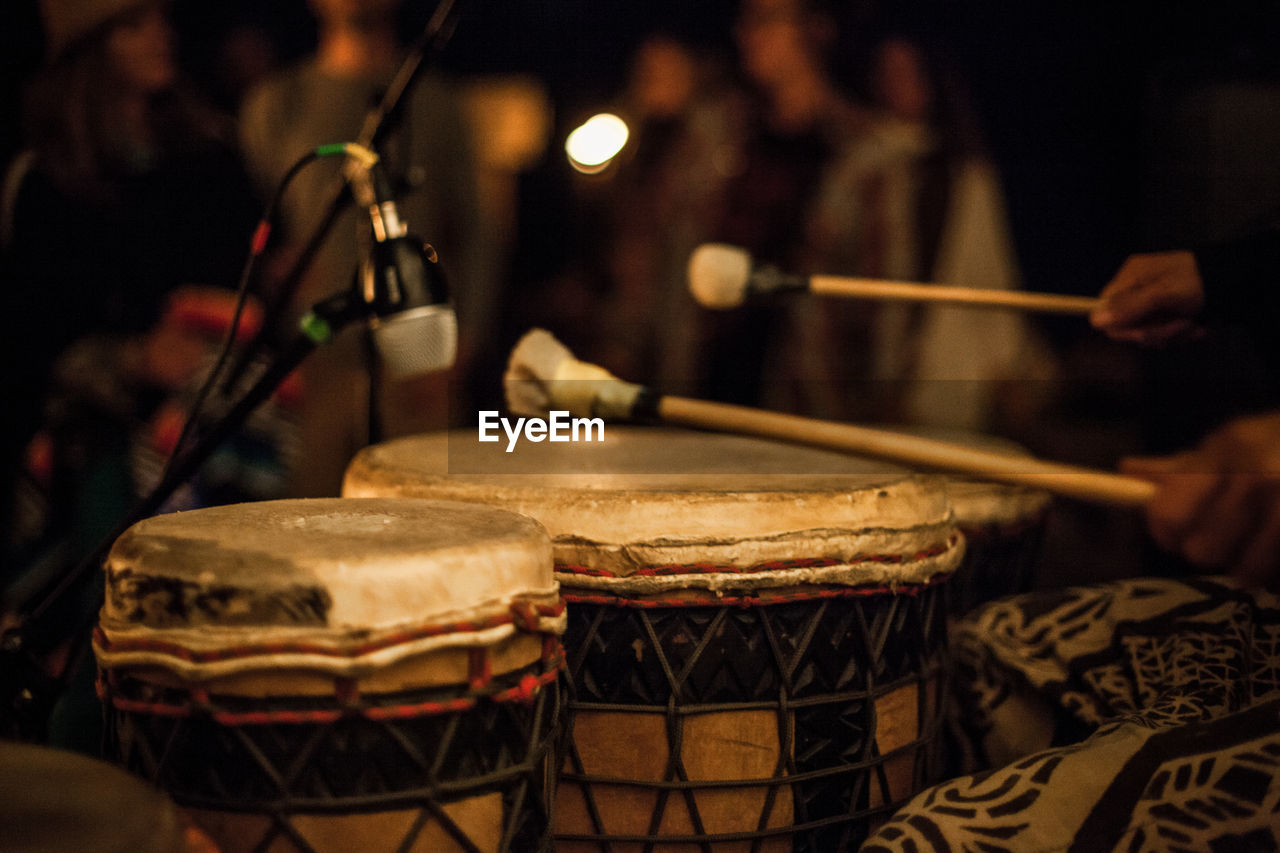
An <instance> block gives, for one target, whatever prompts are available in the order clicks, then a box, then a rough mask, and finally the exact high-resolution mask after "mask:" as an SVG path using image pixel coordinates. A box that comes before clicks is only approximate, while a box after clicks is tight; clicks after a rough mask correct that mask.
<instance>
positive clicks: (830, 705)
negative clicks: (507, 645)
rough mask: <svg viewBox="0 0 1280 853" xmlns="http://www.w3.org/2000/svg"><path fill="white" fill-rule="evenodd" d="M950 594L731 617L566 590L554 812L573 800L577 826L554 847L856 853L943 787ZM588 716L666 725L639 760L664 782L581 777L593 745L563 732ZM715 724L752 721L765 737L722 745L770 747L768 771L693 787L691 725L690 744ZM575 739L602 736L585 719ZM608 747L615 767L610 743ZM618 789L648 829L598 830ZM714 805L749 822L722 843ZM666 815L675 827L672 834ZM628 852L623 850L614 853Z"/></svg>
mask: <svg viewBox="0 0 1280 853" xmlns="http://www.w3.org/2000/svg"><path fill="white" fill-rule="evenodd" d="M945 587H946V584H939V583H935V584H930V585H926V586H923V587H920V588H917V589H911V590H902V591H901V593H900V594H891V593H888V592H876V593H874V594H869V595H865V596H848V597H832V598H819V597H816V596H815V598H814V600H808V601H789V600H788V601H783V600H779V601H768V600H763V601H761V602H760V603H756V604H753V605H751V606H734V607H730V606H714V605H713V604H708V605H707V606H667V607H631V606H615V605H601V604H592V603H582V602H578V601H575V596H574V595H573V591H572V590H568V589H566V590H565V595H564V597H565V599H566V601H568V602H569V608H568V619H569V623H568V627H567V629H566V632H565V635H564V638H563V640H564V646H565V649H566V658H567V663H568V673H569V680H570V683H571V691H572V693H571V696H570V701H569V712H570V713H569V716H570V734H569V735H568V737H567V740H568V744H567V755H566V758H565V760H564V762H562V765H561V766H562V772H561V775H560V786H561V793H560V798H561V802H562V803H563V802H564V801H565V796H566V793H573V794H574V796H575V797H579V798H580V800H581V802H582V817H581V819H580V820H577V821H575V822H574V825H572V826H566V823H565V821H563V820H558V821H557V827H556V839H557V844H558V849H559V848H564V849H572V850H584V851H606V850H613V851H617V850H620V849H625V850H632V849H635V850H640V849H642V845H645V844H654V843H658V842H660V841H664V840H665V841H667V842H676V841H683V842H686V843H693V844H699V845H701V846H700V849H703V850H708V849H716V848H715V845H714V843H713V842H716V841H729V840H735V841H738V842H739V846H738V847H735V848H734V849H743V850H746V849H751V850H772V849H778V847H777V846H776V845H779V844H780V845H781V849H786V850H796V851H823V853H825V851H842V850H853V849H856V848H857V846H858V844H860V843H861V841H862V840H863V839H864V838H865V837H866V835H867V833H868V831H869V829H870V828H871V826H872V823H873V821H874V820H876V819H877V818H883V817H886V816H887V815H888V814H890V813H892V810H893V807H894V805H895V804H896V803H898V802H901V801H903V800H904V799H906V798H907V797H909V796H910V795H911V794H912V793H914V792H915V791H918V790H920V789H921V788H923V787H925V786H926V785H928V784H931V783H932V782H934V781H936V780H937V778H938V776H937V773H938V760H937V755H936V752H937V747H938V741H937V737H936V735H937V732H938V727H939V717H940V709H939V702H938V701H937V697H938V696H939V695H941V691H942V689H943V684H942V682H943V678H944V672H945V654H946V589H945ZM752 712H755V716H751V713H752ZM588 714H617V715H619V716H618V717H617V718H618V719H623V720H625V719H626V717H625V716H622V715H627V714H629V715H631V716H632V718H634V719H636V720H637V721H639V717H637V716H636V715H641V714H649V715H652V717H651V719H655V720H660V721H662V722H660V723H658V724H657V728H656V730H655V729H653V728H652V727H650V728H649V729H648V730H647V731H649V732H650V733H651V734H652V733H653V732H654V731H657V732H658V735H657V737H658V738H659V739H660V740H661V742H655V743H651V744H647V745H645V746H644V747H643V749H644V751H646V752H656V753H657V754H658V755H659V756H665V761H660V762H659V763H660V764H661V765H662V772H660V773H659V774H658V775H657V777H655V778H649V779H642V778H636V776H637V774H636V773H632V774H631V776H630V777H629V776H628V772H629V768H628V767H625V766H623V767H610V768H607V769H601V768H592V767H591V765H592V758H591V756H592V754H593V752H594V751H595V750H596V749H597V747H600V746H601V745H599V744H594V743H587V742H579V738H577V737H575V736H574V731H575V728H574V724H573V720H574V719H575V718H578V717H585V715H588ZM716 714H721V715H724V717H723V719H725V720H728V719H734V720H747V719H749V720H752V721H754V725H755V726H756V727H757V728H758V729H760V731H754V732H752V731H740V732H737V733H735V734H734V735H733V736H732V737H730V738H728V739H727V742H730V743H740V742H744V741H750V742H752V743H755V744H757V745H759V744H762V743H768V744H770V746H769V747H768V748H769V749H771V750H773V758H771V759H769V760H768V762H767V763H768V764H769V765H770V766H771V772H763V773H758V774H755V775H751V776H749V777H745V778H744V777H742V776H735V775H734V774H733V773H732V772H731V771H729V770H727V769H721V770H720V772H719V775H718V776H717V777H716V778H710V779H709V778H706V776H705V775H701V774H699V773H698V772H696V771H695V772H692V773H691V770H690V767H691V760H690V756H689V755H687V754H686V753H690V752H692V747H690V748H682V745H683V744H684V743H685V741H686V731H693V730H695V727H694V725H693V724H694V722H696V723H698V724H699V727H698V728H697V729H696V730H697V731H704V730H706V729H705V728H702V727H701V726H702V724H703V723H708V727H709V728H712V729H714V721H713V720H712V718H714V717H715V715H716ZM735 714H738V715H742V716H737V717H735V716H732V715H735ZM695 718H698V719H696V720H695ZM610 719H613V718H612V717H611V718H610ZM709 721H710V722H709ZM761 721H765V722H761ZM582 728H583V729H588V728H589V730H590V731H592V732H593V733H594V732H598V727H595V726H592V727H587V726H586V725H585V720H584V725H583V726H582ZM766 730H767V731H766ZM593 736H597V735H593ZM617 736H618V737H621V738H625V737H626V734H625V733H619V734H618V735H617ZM606 746H608V747H609V748H610V749H614V750H615V751H614V752H611V753H610V754H613V755H616V754H617V752H616V747H617V745H616V744H613V745H606ZM584 758H585V761H584ZM732 761H733V760H732V759H731V758H728V757H726V759H725V764H726V765H728V764H731V763H732ZM584 765H585V767H586V768H591V769H593V770H594V772H588V770H586V769H584ZM566 787H570V788H573V791H572V792H566ZM623 789H625V792H626V794H627V795H628V796H632V795H637V792H647V793H646V794H644V796H647V799H644V800H643V802H644V803H645V805H646V807H647V808H648V809H651V814H650V815H649V817H648V819H647V820H645V821H643V822H642V823H643V824H644V827H645V828H641V829H639V830H637V829H635V828H634V827H632V828H631V829H629V830H627V831H618V830H617V829H616V828H614V827H612V826H611V825H610V824H609V821H608V819H607V817H608V812H609V808H608V806H609V804H608V803H606V802H604V800H606V799H607V798H609V797H612V796H615V795H616V794H617V791H618V790H623ZM710 792H718V793H717V796H720V795H725V794H726V792H737V795H740V796H741V801H740V802H741V807H740V808H739V809H738V811H739V812H747V813H745V814H736V815H735V816H734V817H735V822H734V823H733V824H732V828H731V829H728V830H726V829H725V828H724V827H723V826H721V827H720V828H719V829H718V830H717V828H716V826H715V825H714V824H715V818H714V817H713V816H712V815H710V814H707V813H704V812H706V810H707V809H708V808H710V805H709V803H710V801H711V797H710V796H709V794H710ZM727 795H728V796H734V795H735V794H733V793H728V794H727ZM748 804H749V805H748ZM668 812H671V813H678V816H679V819H680V820H679V822H680V824H681V826H682V827H683V829H677V830H670V827H671V826H672V825H673V820H674V818H673V815H672V814H669V813H668ZM780 821H781V825H780ZM624 842H629V843H631V846H622V847H619V846H618V845H619V844H620V843H624ZM746 842H749V843H746ZM645 849H647V848H645ZM690 849H692V848H690Z"/></svg>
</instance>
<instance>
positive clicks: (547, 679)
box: [493, 667, 560, 702]
mask: <svg viewBox="0 0 1280 853" xmlns="http://www.w3.org/2000/svg"><path fill="white" fill-rule="evenodd" d="M559 677H560V673H559V668H558V667H557V668H556V669H553V670H550V671H548V672H544V673H542V674H541V675H533V674H532V673H530V674H529V675H526V676H525V677H524V678H522V679H520V683H519V684H517V685H516V686H515V687H511V688H508V689H506V690H502V691H500V692H498V693H495V694H493V698H494V699H495V700H496V701H498V702H513V701H514V702H531V701H533V697H535V696H537V695H538V691H539V690H541V689H542V688H543V687H544V686H546V685H548V684H550V683H551V682H553V681H555V680H556V679H557V678H559Z"/></svg>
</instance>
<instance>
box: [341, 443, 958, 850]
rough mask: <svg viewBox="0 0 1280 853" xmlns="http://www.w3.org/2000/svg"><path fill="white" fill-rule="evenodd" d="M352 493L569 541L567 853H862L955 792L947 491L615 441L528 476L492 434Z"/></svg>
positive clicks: (772, 456) (532, 447) (381, 449)
mask: <svg viewBox="0 0 1280 853" xmlns="http://www.w3.org/2000/svg"><path fill="white" fill-rule="evenodd" d="M345 488H346V493H347V494H348V495H352V496H369V495H386V496H401V495H403V496H430V497H434V498H448V499H450V500H463V501H476V502H480V503H486V504H492V505H496V506H501V507H504V508H507V509H513V510H516V511H518V512H522V513H526V514H528V515H531V516H533V517H534V518H537V519H538V520H539V521H541V522H542V523H543V524H544V525H545V526H546V527H547V529H548V531H549V532H550V533H551V535H552V538H553V550H554V554H555V562H556V572H557V575H558V577H559V579H560V582H561V587H562V590H563V592H564V597H565V600H566V601H567V602H568V608H569V626H568V628H567V631H566V635H565V647H566V656H567V659H568V667H569V673H570V681H571V684H572V689H573V691H574V693H573V695H572V697H571V700H570V708H571V714H570V724H569V725H570V733H569V735H568V737H567V749H566V753H565V756H564V758H563V760H562V761H561V763H560V777H559V788H558V792H557V802H556V815H555V827H556V839H557V848H556V849H557V850H571V851H572V850H587V851H603V850H606V849H607V850H611V851H632V850H635V851H639V850H693V849H714V850H718V851H722V850H793V849H794V850H814V851H831V850H843V849H853V848H855V847H856V846H857V843H858V842H859V841H860V839H861V838H863V837H864V836H865V834H866V832H867V830H868V827H869V826H870V825H872V823H873V822H874V821H875V820H877V819H878V818H880V817H884V816H887V814H888V813H890V812H891V809H892V804H893V803H894V802H899V801H901V800H903V799H905V798H907V797H908V796H909V795H911V794H912V793H913V792H915V791H916V790H919V789H920V788H921V787H922V786H923V785H924V784H926V783H927V782H928V781H929V780H930V779H932V778H934V777H935V775H936V773H937V762H936V758H937V749H936V747H937V745H938V741H937V734H938V726H939V719H940V711H939V707H938V706H939V700H938V697H939V696H940V695H942V682H943V679H944V675H945V667H944V664H945V631H946V624H945V623H946V606H945V603H946V602H945V592H946V584H945V581H946V579H947V578H948V577H949V575H950V574H951V573H952V571H953V570H954V569H955V568H956V566H957V565H958V563H959V560H960V558H961V554H962V551H963V544H962V540H961V538H960V537H959V535H958V533H957V532H956V530H955V528H954V525H953V523H952V520H951V515H950V511H949V507H948V504H947V502H946V498H945V495H944V493H943V489H942V487H941V483H940V482H938V481H936V480H930V479H921V478H917V477H913V476H911V475H909V474H906V473H904V472H902V471H901V470H900V469H898V470H892V469H889V468H887V467H886V466H883V465H879V464H877V463H870V462H867V461H865V460H858V459H853V458H851V457H847V456H842V455H838V454H830V453H824V452H820V451H811V450H808V449H802V448H793V447H786V446H782V445H776V444H772V443H768V442H762V441H756V440H753V439H746V438H737V437H727V436H716V435H710V434H704V433H697V432H686V431H677V430H665V429H639V428H636V429H628V428H623V427H610V428H609V430H608V431H607V434H606V440H605V441H604V442H601V443H595V444H587V443H578V444H558V445H556V444H550V443H543V444H530V443H524V444H522V445H519V446H517V448H516V452H514V453H510V454H508V453H506V452H505V451H504V449H503V447H502V446H501V445H493V444H480V443H478V442H477V440H476V435H475V433H464V432H455V433H451V434H448V435H446V434H436V435H428V436H419V437H413V438H408V439H401V440H398V441H393V442H389V443H387V444H384V445H380V446H376V447H373V448H368V449H366V450H365V451H364V452H362V453H361V454H360V455H359V456H358V457H357V459H356V460H355V461H354V462H353V464H352V466H351V467H350V468H349V470H348V473H347V480H346V487H345ZM690 845H693V846H690Z"/></svg>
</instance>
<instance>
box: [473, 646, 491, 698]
mask: <svg viewBox="0 0 1280 853" xmlns="http://www.w3.org/2000/svg"><path fill="white" fill-rule="evenodd" d="M467 654H468V658H467V683H468V684H469V685H471V689H472V690H480V689H481V688H483V687H484V686H485V685H486V684H488V683H489V680H490V678H491V677H492V675H493V670H492V668H491V666H490V663H489V650H488V649H484V648H476V649H470V650H468V652H467Z"/></svg>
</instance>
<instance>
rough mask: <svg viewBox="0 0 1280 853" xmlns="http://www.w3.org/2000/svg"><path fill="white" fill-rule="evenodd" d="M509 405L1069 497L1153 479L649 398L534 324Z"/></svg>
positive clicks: (1136, 487) (518, 358)
mask: <svg viewBox="0 0 1280 853" xmlns="http://www.w3.org/2000/svg"><path fill="white" fill-rule="evenodd" d="M503 383H504V386H505V390H506V397H507V407H508V408H509V409H510V410H511V411H512V412H514V413H516V414H519V415H534V416H539V417H545V416H546V415H547V414H548V413H549V412H551V411H567V412H569V413H570V414H571V415H574V416H576V417H598V418H604V419H605V420H636V419H638V420H657V421H661V422H665V423H670V424H683V425H685V426H694V427H701V428H703V429H712V430H719V431H721V432H730V433H740V434H743V435H755V436H761V437H764V438H772V439H777V440H779V441H787V442H792V443H795V444H808V445H813V446H816V447H824V448H827V449H830V450H841V451H845V452H849V453H857V454H861V455H864V456H872V457H876V458H881V459H887V460H890V461H893V462H899V463H903V464H906V465H911V466H915V467H919V468H926V469H931V470H935V471H946V472H950V473H955V474H964V475H966V476H971V477H977V478H981V479H986V480H992V481H995V482H999V483H1012V484H1015V485H1026V486H1034V487H1037V488H1042V489H1047V490H1048V491H1051V492H1055V493H1057V494H1060V495H1065V496H1067V497H1073V498H1078V499H1080V500H1086V501H1093V502H1096V503H1104V504H1114V505H1117V506H1141V505H1143V504H1146V503H1147V502H1148V501H1150V500H1151V497H1152V495H1153V494H1154V493H1155V485H1154V484H1153V483H1151V482H1149V481H1147V480H1141V479H1138V478H1136V477H1125V476H1121V475H1119V474H1112V473H1109V472H1106V471H1097V470H1093V469H1091V468H1081V467H1077V466H1074V465H1063V464H1060V463H1057V462H1045V461H1042V460H1039V459H1034V458H1028V457H1026V456H1011V455H1008V454H1004V453H997V452H993V451H989V450H979V449H977V448H973V447H966V446H964V445H961V444H954V443H951V442H946V441H937V440H934V439H928V438H922V437H920V436H914V435H907V434H904V433H897V432H892V431H889V430H878V429H871V428H869V427H860V426H854V425H851V424H841V423H834V422H832V421H823V420H816V419H814V418H803V417H798V416H796V415H784V414H779V413H777V412H768V411H763V410H761V409H752V408H748V407H746V406H734V405H730V404H727V403H713V402H708V401H705V400H693V399H689V398H686V397H670V396H665V395H661V394H657V393H655V392H653V391H651V390H649V389H648V388H645V387H643V386H641V385H636V384H635V383H632V382H625V381H623V380H621V379H619V378H618V377H616V376H614V375H613V374H611V373H609V371H607V370H605V369H604V368H602V367H599V366H597V365H594V364H589V363H587V362H584V361H579V360H578V359H576V358H574V356H573V353H571V352H570V351H569V350H568V349H567V348H566V347H565V346H564V345H563V344H561V343H560V342H559V341H557V340H556V339H555V337H553V336H552V335H551V333H550V332H547V331H545V330H543V329H534V330H533V331H530V332H528V333H526V334H525V336H524V337H523V338H521V339H520V341H519V342H518V343H517V344H516V346H515V349H513V350H512V352H511V359H510V361H509V362H508V364H507V372H506V375H505V376H504V377H503Z"/></svg>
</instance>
